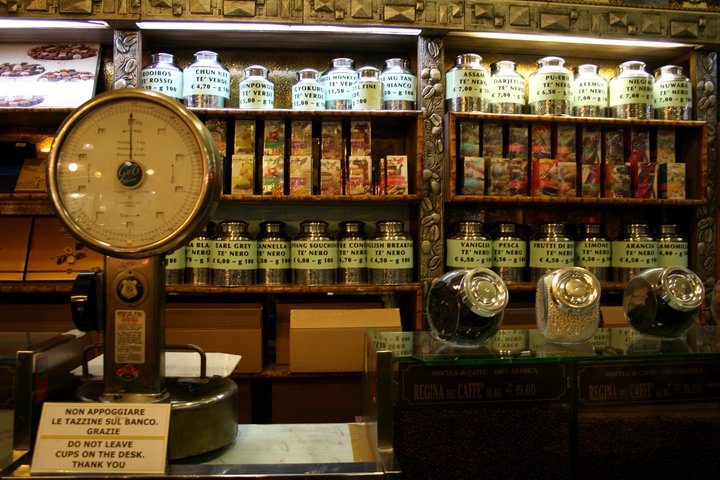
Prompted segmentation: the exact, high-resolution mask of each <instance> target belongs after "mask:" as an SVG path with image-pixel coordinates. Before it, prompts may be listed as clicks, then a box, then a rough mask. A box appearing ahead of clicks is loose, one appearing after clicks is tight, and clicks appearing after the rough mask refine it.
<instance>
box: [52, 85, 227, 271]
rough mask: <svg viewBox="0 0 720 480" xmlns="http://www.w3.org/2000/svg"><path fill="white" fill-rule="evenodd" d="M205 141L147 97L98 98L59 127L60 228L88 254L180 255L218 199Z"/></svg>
mask: <svg viewBox="0 0 720 480" xmlns="http://www.w3.org/2000/svg"><path fill="white" fill-rule="evenodd" d="M219 158H220V157H219V154H218V151H217V146H216V145H215V142H214V141H213V139H212V136H211V134H210V132H209V131H208V130H207V128H206V127H205V126H204V125H203V123H202V122H201V121H200V120H198V118H197V117H196V116H195V115H194V114H193V113H191V112H190V111H189V110H188V109H187V108H185V107H184V106H182V105H181V104H180V103H178V102H177V101H176V100H173V99H171V98H169V97H167V96H165V95H162V94H160V93H157V92H154V91H150V90H144V89H126V90H115V91H112V92H108V93H105V94H101V95H98V96H96V97H95V98H93V99H92V100H90V101H88V102H86V103H85V104H84V105H82V106H81V107H79V108H78V109H77V110H75V111H74V112H73V113H72V114H71V115H70V116H69V117H68V118H67V119H66V120H65V122H64V123H63V124H62V126H61V127H60V129H59V130H58V133H57V136H56V137H55V140H54V141H53V145H52V147H51V152H50V156H49V158H48V176H47V179H48V191H49V193H50V198H51V201H52V204H53V207H54V208H55V211H56V213H57V214H58V217H59V218H60V221H61V222H62V223H63V224H64V225H65V227H66V228H67V229H68V230H69V231H70V232H71V233H72V234H73V235H75V236H76V237H77V238H78V239H79V240H81V241H82V242H84V243H86V244H87V245H88V247H90V248H92V249H94V250H97V251H99V252H101V253H104V254H106V255H110V256H115V257H121V258H140V257H147V256H151V255H156V254H160V253H163V252H166V251H169V250H172V249H174V248H177V247H178V246H180V245H181V244H183V243H184V242H185V241H187V240H189V239H190V238H191V237H192V236H193V235H194V234H195V233H196V232H197V230H198V229H200V228H202V226H203V225H204V224H205V223H206V222H207V220H208V218H209V216H210V214H211V212H212V210H213V209H214V208H215V206H216V204H217V199H218V197H219V194H220V191H221V189H222V174H221V168H222V164H221V162H220V160H219Z"/></svg>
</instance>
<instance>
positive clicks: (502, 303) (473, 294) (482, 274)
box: [460, 267, 509, 317]
mask: <svg viewBox="0 0 720 480" xmlns="http://www.w3.org/2000/svg"><path fill="white" fill-rule="evenodd" d="M460 286H461V288H462V291H463V293H464V295H465V298H464V302H465V304H466V305H467V306H468V307H469V308H470V310H472V311H473V313H476V314H477V315H480V316H483V317H491V316H493V315H497V314H498V313H500V312H502V311H503V310H504V309H505V307H506V306H507V304H508V299H509V293H508V289H507V286H506V285H505V282H504V281H503V280H502V278H500V276H499V275H498V274H497V273H495V272H493V271H492V270H490V269H487V268H484V267H478V268H474V269H472V270H470V271H469V272H467V273H466V274H465V276H463V279H462V281H461V283H460Z"/></svg>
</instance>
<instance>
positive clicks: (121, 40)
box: [113, 30, 142, 90]
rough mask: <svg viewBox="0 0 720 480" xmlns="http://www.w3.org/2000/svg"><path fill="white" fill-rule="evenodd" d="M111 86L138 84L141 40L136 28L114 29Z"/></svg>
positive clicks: (136, 85) (128, 86)
mask: <svg viewBox="0 0 720 480" xmlns="http://www.w3.org/2000/svg"><path fill="white" fill-rule="evenodd" d="M113 67H114V68H113V71H114V77H113V88H114V89H116V90H118V89H122V88H135V87H139V86H140V70H141V68H142V42H141V36H140V31H138V30H115V33H114V39H113Z"/></svg>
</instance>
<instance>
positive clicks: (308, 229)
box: [300, 220, 329, 233]
mask: <svg viewBox="0 0 720 480" xmlns="http://www.w3.org/2000/svg"><path fill="white" fill-rule="evenodd" d="M328 226H329V224H328V222H325V221H323V220H306V221H304V222H300V231H301V233H327V231H328Z"/></svg>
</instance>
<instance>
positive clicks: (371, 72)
mask: <svg viewBox="0 0 720 480" xmlns="http://www.w3.org/2000/svg"><path fill="white" fill-rule="evenodd" d="M357 73H358V77H359V78H361V79H363V78H370V79H373V80H377V79H379V78H380V70H378V69H377V68H375V67H370V66H367V67H360V68H358V71H357Z"/></svg>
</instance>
